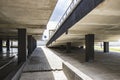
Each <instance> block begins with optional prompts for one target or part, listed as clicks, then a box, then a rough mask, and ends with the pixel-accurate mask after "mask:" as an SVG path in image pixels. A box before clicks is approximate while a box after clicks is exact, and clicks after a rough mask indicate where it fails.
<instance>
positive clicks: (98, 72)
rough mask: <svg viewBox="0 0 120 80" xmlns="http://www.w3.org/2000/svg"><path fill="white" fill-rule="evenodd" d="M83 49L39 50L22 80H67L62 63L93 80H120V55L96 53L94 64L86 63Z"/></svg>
mask: <svg viewBox="0 0 120 80" xmlns="http://www.w3.org/2000/svg"><path fill="white" fill-rule="evenodd" d="M84 58H85V54H84V50H83V49H74V50H72V52H71V53H66V51H65V50H58V49H48V48H46V47H41V48H37V49H36V50H35V52H34V53H33V55H32V56H31V58H30V60H29V61H28V64H27V65H26V67H25V68H24V71H23V73H22V76H21V79H20V80H67V79H66V77H65V75H64V73H63V71H62V62H63V61H65V62H68V63H69V64H71V65H72V66H74V67H75V68H77V69H79V70H80V71H81V72H83V73H84V74H86V75H88V76H90V77H91V78H92V79H93V80H120V53H115V52H111V53H103V52H99V51H96V53H95V61H94V62H85V61H84V60H85V59H84Z"/></svg>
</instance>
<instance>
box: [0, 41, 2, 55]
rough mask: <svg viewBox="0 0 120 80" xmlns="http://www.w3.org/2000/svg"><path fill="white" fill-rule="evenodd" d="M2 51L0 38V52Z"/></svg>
mask: <svg viewBox="0 0 120 80" xmlns="http://www.w3.org/2000/svg"><path fill="white" fill-rule="evenodd" d="M1 52H2V39H0V53H1Z"/></svg>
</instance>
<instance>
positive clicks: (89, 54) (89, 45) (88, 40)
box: [85, 34, 94, 62]
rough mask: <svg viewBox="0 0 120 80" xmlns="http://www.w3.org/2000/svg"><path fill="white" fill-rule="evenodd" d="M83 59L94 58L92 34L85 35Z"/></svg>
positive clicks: (88, 60) (89, 59)
mask: <svg viewBox="0 0 120 80" xmlns="http://www.w3.org/2000/svg"><path fill="white" fill-rule="evenodd" d="M85 47H86V48H85V61H86V62H90V61H93V60H94V34H88V35H85Z"/></svg>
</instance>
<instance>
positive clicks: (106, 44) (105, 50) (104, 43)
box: [103, 42, 109, 52]
mask: <svg viewBox="0 0 120 80" xmlns="http://www.w3.org/2000/svg"><path fill="white" fill-rule="evenodd" d="M103 45H104V52H109V42H103Z"/></svg>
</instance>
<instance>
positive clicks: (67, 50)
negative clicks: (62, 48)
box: [66, 42, 71, 53]
mask: <svg viewBox="0 0 120 80" xmlns="http://www.w3.org/2000/svg"><path fill="white" fill-rule="evenodd" d="M66 52H67V53H70V52H71V42H67V44H66Z"/></svg>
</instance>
